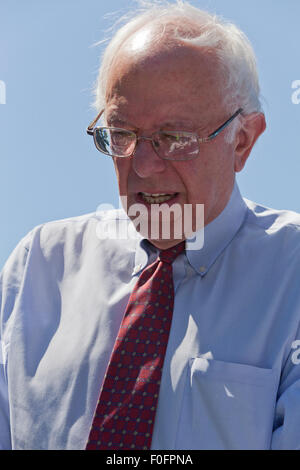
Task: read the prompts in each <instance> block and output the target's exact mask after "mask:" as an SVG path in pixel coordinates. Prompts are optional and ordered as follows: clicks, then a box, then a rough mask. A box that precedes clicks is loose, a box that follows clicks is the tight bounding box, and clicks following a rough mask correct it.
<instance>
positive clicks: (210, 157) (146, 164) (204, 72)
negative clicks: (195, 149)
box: [105, 27, 266, 249]
mask: <svg viewBox="0 0 300 470" xmlns="http://www.w3.org/2000/svg"><path fill="white" fill-rule="evenodd" d="M166 43H168V44H167V46H168V47H165V46H166ZM217 70H218V66H217V59H216V57H215V54H214V53H213V52H212V51H209V50H202V51H199V49H196V48H195V47H194V46H191V45H183V44H182V43H178V42H175V41H170V40H168V39H166V40H165V43H164V42H163V40H161V41H160V42H159V43H158V42H157V41H155V40H154V30H153V27H152V28H151V27H146V28H144V30H142V31H140V32H139V33H138V34H137V35H136V34H135V35H133V36H132V37H131V38H130V39H129V40H127V41H126V42H125V43H124V44H123V47H122V48H121V49H120V51H119V54H118V55H117V57H116V58H115V61H114V63H113V65H112V67H111V70H110V73H109V80H108V88H107V94H106V108H105V111H106V120H107V123H108V125H111V126H115V127H123V128H126V129H130V130H134V131H137V132H138V134H139V135H143V136H148V137H149V136H151V134H152V133H153V132H154V131H157V130H163V129H169V130H178V129H180V130H186V131H197V132H198V135H199V136H200V137H206V136H208V135H209V133H211V132H212V131H214V130H215V129H216V128H217V127H218V126H219V125H221V124H222V123H223V122H224V121H226V120H227V119H228V118H229V117H230V116H231V115H232V114H233V113H234V112H235V111H236V110H237V109H238V107H239V106H238V105H237V106H236V107H233V108H232V110H228V109H226V108H225V106H224V105H223V95H222V92H223V90H222V86H221V81H220V78H219V76H218V73H217ZM265 126H266V125H265V119H264V115H263V114H262V113H255V114H252V115H249V116H247V117H243V127H242V128H241V129H240V130H239V131H238V132H237V134H236V136H235V138H234V140H233V142H231V143H228V142H226V139H225V135H224V133H221V134H219V135H218V136H217V137H216V138H215V139H213V140H212V141H211V142H209V143H204V144H201V147H200V152H201V154H200V156H199V157H198V158H196V159H194V160H189V161H177V162H175V161H167V160H162V159H161V158H160V157H159V156H158V155H157V154H156V153H155V151H154V149H153V147H152V145H151V142H149V141H145V140H141V141H139V143H138V146H137V148H136V151H135V154H134V155H133V156H132V157H130V158H128V159H122V158H114V165H115V171H116V176H117V180H118V186H119V192H120V195H121V196H127V207H128V208H129V207H130V206H131V205H132V204H136V203H137V202H140V199H139V198H138V193H139V192H141V191H143V192H147V193H178V195H177V197H176V199H175V200H174V201H171V203H172V202H176V203H177V204H180V207H181V208H182V210H183V211H184V205H185V204H192V205H193V208H194V209H195V207H196V204H204V225H207V224H208V223H210V222H211V221H212V220H214V219H215V218H216V217H217V216H218V215H219V214H220V213H221V212H222V210H223V209H224V208H225V206H226V204H227V202H228V200H229V198H230V195H231V192H232V189H233V185H234V180H235V173H236V172H239V171H241V170H242V169H243V168H244V165H245V162H246V160H247V158H248V156H249V154H250V152H251V150H252V147H253V145H254V143H255V141H256V140H257V138H258V137H259V135H260V134H261V133H262V132H263V131H264V130H265ZM195 215H196V212H195V210H194V215H193V230H195V228H196V229H198V228H199V224H198V223H197V222H198V221H197V219H196V217H195ZM129 216H130V214H129ZM130 217H131V216H130ZM131 218H132V219H133V217H131ZM174 219H175V218H171V221H172V222H174ZM150 222H151V215H150V214H149V223H150ZM148 238H149V239H150V241H151V242H152V243H153V244H154V245H155V246H157V247H158V248H160V249H166V248H169V247H171V246H174V245H176V244H177V243H178V242H179V241H181V240H183V239H184V238H185V236H184V234H183V236H182V237H181V238H176V237H174V235H173V232H172V231H171V236H170V238H169V239H163V238H162V237H161V236H160V237H158V238H156V239H152V238H151V237H148Z"/></svg>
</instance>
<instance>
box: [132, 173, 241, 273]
mask: <svg viewBox="0 0 300 470" xmlns="http://www.w3.org/2000/svg"><path fill="white" fill-rule="evenodd" d="M246 212H247V206H246V203H245V202H244V200H243V198H242V196H241V194H240V191H239V188H238V185H237V183H236V182H235V184H234V188H233V191H232V193H231V196H230V199H229V201H228V203H227V205H226V207H225V209H224V210H223V211H222V212H221V214H219V215H218V217H216V218H215V219H214V220H213V221H212V222H210V223H209V224H208V225H206V226H205V227H204V240H203V246H202V247H200V248H199V249H194V247H195V245H194V243H195V238H194V239H191V240H187V241H186V256H187V260H188V262H189V263H190V265H191V266H192V267H193V268H194V269H195V271H196V272H197V273H198V274H200V275H201V276H205V274H206V273H207V272H208V270H209V269H210V267H211V266H212V265H213V263H214V262H215V261H216V259H217V258H218V256H219V255H220V254H221V253H222V252H223V250H224V249H225V248H226V247H227V245H228V244H229V243H230V242H231V240H232V239H233V238H234V237H235V235H236V233H237V232H238V230H239V229H240V227H241V225H242V224H243V222H244V219H245V216H246ZM199 235H200V236H201V237H203V233H202V235H201V234H200V231H199V232H198V233H197V234H196V237H197V236H199ZM154 252H157V250H156V249H155V247H153V246H152V245H151V244H150V243H149V242H148V240H146V239H144V238H142V237H141V238H140V239H139V240H138V243H137V249H136V254H135V266H134V269H133V273H132V274H133V275H135V274H137V273H139V272H140V271H141V270H142V269H144V268H145V266H146V265H147V263H148V260H149V257H150V256H151V255H152V254H153V253H154Z"/></svg>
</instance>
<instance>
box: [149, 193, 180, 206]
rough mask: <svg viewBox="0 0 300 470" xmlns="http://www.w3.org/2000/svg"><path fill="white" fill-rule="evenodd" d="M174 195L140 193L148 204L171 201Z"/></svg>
mask: <svg viewBox="0 0 300 470" xmlns="http://www.w3.org/2000/svg"><path fill="white" fill-rule="evenodd" d="M174 194H175V193H174ZM174 194H166V193H160V194H159V193H158V194H149V193H141V195H142V197H143V199H144V200H145V201H146V202H148V203H150V204H160V203H162V202H166V201H168V200H169V199H171V198H172V197H173V196H174Z"/></svg>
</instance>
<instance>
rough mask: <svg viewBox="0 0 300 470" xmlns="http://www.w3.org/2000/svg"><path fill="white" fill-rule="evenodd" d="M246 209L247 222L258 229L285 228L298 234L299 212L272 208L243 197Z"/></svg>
mask: <svg viewBox="0 0 300 470" xmlns="http://www.w3.org/2000/svg"><path fill="white" fill-rule="evenodd" d="M244 201H245V203H246V206H247V208H248V211H247V223H248V224H253V225H255V226H256V227H257V228H258V229H262V230H268V231H270V232H277V231H280V230H286V231H287V232H296V233H298V234H300V214H298V213H297V212H294V211H291V210H279V209H273V208H270V207H267V206H264V205H262V204H258V203H256V202H253V201H250V200H248V199H246V198H244Z"/></svg>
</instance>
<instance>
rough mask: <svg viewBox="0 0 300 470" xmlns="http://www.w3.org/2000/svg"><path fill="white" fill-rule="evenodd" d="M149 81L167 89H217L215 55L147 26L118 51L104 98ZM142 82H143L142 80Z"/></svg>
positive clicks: (195, 90) (218, 79) (218, 70)
mask: <svg viewBox="0 0 300 470" xmlns="http://www.w3.org/2000/svg"><path fill="white" fill-rule="evenodd" d="M149 77H152V79H153V82H156V81H157V80H159V82H160V83H161V84H162V86H163V84H164V83H166V84H167V85H168V87H181V88H182V89H184V88H186V87H189V89H191V90H193V91H194V92H197V90H198V91H200V92H203V89H207V90H208V88H210V87H214V88H215V90H216V88H219V87H220V67H219V61H218V57H217V54H216V52H215V51H214V50H212V49H210V48H208V47H202V48H199V47H196V46H195V45H193V44H187V43H185V42H183V41H182V40H179V39H174V36H173V35H171V34H167V33H166V31H162V30H161V28H159V27H157V26H155V25H150V26H146V27H144V28H142V29H140V30H139V31H137V32H136V33H134V34H132V35H131V36H130V37H129V38H128V39H127V40H126V41H125V42H124V43H123V44H122V46H121V47H120V49H119V51H118V53H117V55H116V56H115V57H114V59H113V61H112V65H111V67H110V70H109V73H108V82H107V90H106V98H107V99H109V97H110V96H112V95H113V94H114V92H115V91H116V90H117V89H119V88H120V87H121V86H126V84H127V85H128V84H133V83H135V86H137V87H138V86H139V83H143V82H144V83H145V78H148V81H149ZM141 78H142V79H143V80H141Z"/></svg>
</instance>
